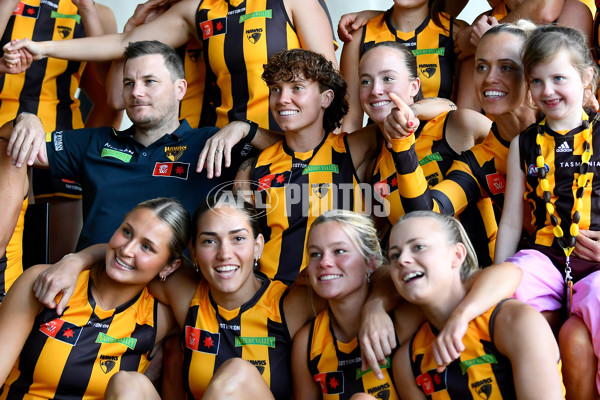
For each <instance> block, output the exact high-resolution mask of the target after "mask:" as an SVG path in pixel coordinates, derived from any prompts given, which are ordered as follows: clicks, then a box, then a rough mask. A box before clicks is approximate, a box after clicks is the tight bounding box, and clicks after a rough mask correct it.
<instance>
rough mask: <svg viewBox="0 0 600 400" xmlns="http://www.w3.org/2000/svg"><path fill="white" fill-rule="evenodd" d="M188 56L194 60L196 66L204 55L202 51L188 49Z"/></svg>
mask: <svg viewBox="0 0 600 400" xmlns="http://www.w3.org/2000/svg"><path fill="white" fill-rule="evenodd" d="M187 55H188V57H189V58H190V60H192V62H193V63H194V64H196V63H197V62H198V60H199V59H200V56H201V55H202V49H188V50H187Z"/></svg>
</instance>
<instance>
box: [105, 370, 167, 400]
mask: <svg viewBox="0 0 600 400" xmlns="http://www.w3.org/2000/svg"><path fill="white" fill-rule="evenodd" d="M104 398H105V399H107V400H120V399H123V400H126V399H127V400H137V399H139V400H143V399H147V400H155V399H160V397H159V395H158V393H157V392H156V390H155V389H154V386H153V385H152V382H150V380H149V379H148V378H147V377H146V376H144V374H140V373H139V372H129V371H119V372H117V373H116V374H114V375H113V376H112V377H111V378H110V380H109V381H108V385H107V386H106V392H105V393H104Z"/></svg>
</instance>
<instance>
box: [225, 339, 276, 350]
mask: <svg viewBox="0 0 600 400" xmlns="http://www.w3.org/2000/svg"><path fill="white" fill-rule="evenodd" d="M242 346H267V347H272V348H275V338H274V337H273V336H267V337H252V336H236V337H235V347H242Z"/></svg>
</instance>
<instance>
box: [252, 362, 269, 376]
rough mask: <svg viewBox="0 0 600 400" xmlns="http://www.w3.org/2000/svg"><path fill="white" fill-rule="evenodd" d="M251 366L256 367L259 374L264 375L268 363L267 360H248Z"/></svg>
mask: <svg viewBox="0 0 600 400" xmlns="http://www.w3.org/2000/svg"><path fill="white" fill-rule="evenodd" d="M248 361H249V362H250V364H252V365H254V366H255V367H256V369H257V370H258V372H260V374H261V375H262V374H263V372H265V367H266V366H267V362H266V361H265V360H248Z"/></svg>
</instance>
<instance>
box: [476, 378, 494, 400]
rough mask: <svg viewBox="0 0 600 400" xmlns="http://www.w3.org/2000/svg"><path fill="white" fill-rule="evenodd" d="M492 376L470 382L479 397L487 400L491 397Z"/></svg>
mask: <svg viewBox="0 0 600 400" xmlns="http://www.w3.org/2000/svg"><path fill="white" fill-rule="evenodd" d="M492 383H493V380H492V378H486V379H483V380H481V381H477V382H475V383H472V384H471V388H472V389H475V392H477V394H478V395H479V397H481V398H482V399H483V400H488V399H489V398H490V397H492Z"/></svg>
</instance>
